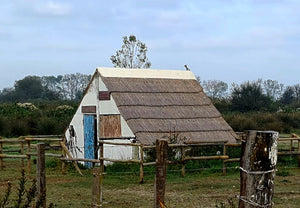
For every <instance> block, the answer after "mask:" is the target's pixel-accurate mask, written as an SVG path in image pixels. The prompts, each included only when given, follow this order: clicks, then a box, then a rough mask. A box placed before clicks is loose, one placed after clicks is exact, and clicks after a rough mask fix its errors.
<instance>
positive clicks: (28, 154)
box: [27, 140, 31, 174]
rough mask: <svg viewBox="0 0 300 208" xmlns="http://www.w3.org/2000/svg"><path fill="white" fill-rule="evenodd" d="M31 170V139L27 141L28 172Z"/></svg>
mask: <svg viewBox="0 0 300 208" xmlns="http://www.w3.org/2000/svg"><path fill="white" fill-rule="evenodd" d="M30 172H31V155H30V140H28V141H27V173H28V174H30Z"/></svg>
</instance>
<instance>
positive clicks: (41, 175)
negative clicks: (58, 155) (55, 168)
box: [36, 143, 46, 208]
mask: <svg viewBox="0 0 300 208" xmlns="http://www.w3.org/2000/svg"><path fill="white" fill-rule="evenodd" d="M36 166H37V168H36V178H37V202H40V203H41V206H42V207H43V208H46V169H45V144H44V143H38V144H37V164H36Z"/></svg>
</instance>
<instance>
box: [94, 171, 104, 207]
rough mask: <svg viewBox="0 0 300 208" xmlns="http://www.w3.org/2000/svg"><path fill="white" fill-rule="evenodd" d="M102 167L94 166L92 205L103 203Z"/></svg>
mask: <svg viewBox="0 0 300 208" xmlns="http://www.w3.org/2000/svg"><path fill="white" fill-rule="evenodd" d="M101 174H102V173H101V167H100V168H98V167H95V168H93V189H92V207H100V206H101V205H102V181H101V180H102V177H101V176H102V175H101Z"/></svg>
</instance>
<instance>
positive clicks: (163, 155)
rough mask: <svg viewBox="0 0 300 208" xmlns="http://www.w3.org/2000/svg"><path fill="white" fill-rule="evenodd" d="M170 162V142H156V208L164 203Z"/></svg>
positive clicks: (163, 140) (162, 140)
mask: <svg viewBox="0 0 300 208" xmlns="http://www.w3.org/2000/svg"><path fill="white" fill-rule="evenodd" d="M167 161H168V140H166V139H161V140H156V172H155V184H154V208H159V207H161V206H160V204H163V203H164V199H165V189H166V177H167Z"/></svg>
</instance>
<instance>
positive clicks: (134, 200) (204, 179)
mask: <svg viewBox="0 0 300 208" xmlns="http://www.w3.org/2000/svg"><path fill="white" fill-rule="evenodd" d="M35 139H36V140H35V141H33V140H34V138H32V139H27V141H26V145H27V146H28V141H30V142H32V144H31V147H30V148H33V147H34V146H35V143H36V142H39V139H37V138H35ZM43 140H44V141H45V140H46V139H40V141H43ZM11 141H13V140H11ZM52 141H53V142H54V143H55V142H57V143H56V144H54V145H51V144H50V143H49V142H47V141H46V143H47V144H48V147H49V150H48V151H49V152H48V153H47V155H46V157H47V156H48V157H47V159H46V171H47V202H52V203H54V204H55V205H56V207H75V208H76V207H90V205H91V198H92V191H91V187H92V181H93V180H92V177H93V174H92V171H91V170H88V169H85V168H84V167H82V166H80V170H81V171H82V173H83V177H81V176H80V175H79V174H78V173H77V172H76V171H75V170H74V166H73V165H72V164H71V163H67V164H64V161H63V160H58V159H57V158H60V157H62V156H63V152H62V150H61V148H58V149H57V147H59V142H60V141H61V138H57V140H55V139H53V140H52ZM297 141H299V140H297V139H295V138H294V139H290V137H289V138H282V139H281V142H280V145H279V151H280V152H281V153H280V154H279V163H278V168H277V169H278V171H277V175H276V177H275V195H274V200H273V201H274V202H275V204H276V207H291V208H293V207H295V208H296V207H298V205H299V203H300V170H299V168H298V167H297V166H298V164H297V162H298V161H297V160H298V157H297V154H295V153H297V152H298V151H299V143H297ZM30 142H29V143H30ZM0 144H3V143H0ZM26 145H25V144H23V151H21V149H20V151H18V148H19V147H22V146H20V144H17V143H10V144H9V145H8V146H7V148H5V147H6V146H2V152H1V154H2V155H4V153H5V154H6V155H16V157H15V158H13V157H6V158H2V159H4V164H3V166H4V170H1V171H0V175H1V179H0V184H1V185H0V193H4V191H5V189H6V183H7V181H8V180H9V181H11V182H12V183H13V185H14V187H17V183H18V178H19V177H20V171H21V168H22V167H21V166H22V165H23V166H24V167H26V168H28V164H27V166H26V165H25V164H22V159H23V160H24V161H26V160H27V159H28V155H30V161H32V164H31V163H30V164H31V166H30V170H31V171H30V173H29V174H27V177H28V179H29V180H30V179H31V180H32V179H33V178H35V170H36V169H35V168H36V167H35V164H34V163H35V158H36V156H35V154H34V152H33V151H29V153H30V154H27V153H28V152H27V151H28V149H26V148H27V147H26ZM51 146H52V147H53V148H50V147H51ZM221 148H223V147H221ZM230 148H234V147H230ZM33 149H34V148H33ZM10 150H12V151H11V152H9V151H10ZM230 151H231V150H230V149H229V150H227V153H228V154H230ZM221 153H222V155H223V154H224V152H221ZM225 153H226V152H225ZM17 155H19V156H22V155H26V157H24V158H22V157H18V156H17ZM58 156H60V157H58ZM227 159H228V158H227ZM232 159H234V158H232ZM223 161H224V160H212V161H211V163H207V162H205V161H204V162H203V163H201V161H194V160H189V161H188V162H187V163H185V172H186V173H187V174H185V177H184V178H182V177H181V175H182V164H180V163H179V164H177V165H169V167H168V176H167V186H166V189H167V190H166V197H165V202H166V205H168V207H216V206H217V205H220V204H221V203H223V202H226V201H227V200H228V199H229V198H233V200H234V201H235V202H237V199H236V198H235V196H236V195H238V194H239V188H240V186H239V184H240V183H239V168H238V166H239V163H238V162H232V163H230V164H231V165H228V166H227V167H226V169H227V175H226V176H222V175H223V174H224V172H223V171H224V166H223V165H224V163H223ZM63 165H65V167H64V168H65V169H66V173H67V174H66V175H62V174H61V168H62V167H63ZM105 172H106V173H107V175H106V176H105V180H104V182H103V189H104V190H103V201H104V205H103V207H153V195H154V191H153V184H154V174H155V169H154V168H153V166H149V167H144V169H143V173H144V176H143V178H144V184H143V185H140V184H139V183H138V182H139V181H140V164H118V163H116V164H113V165H111V166H107V167H106V170H105ZM2 197H3V195H2V194H0V200H1V199H2Z"/></svg>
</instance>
